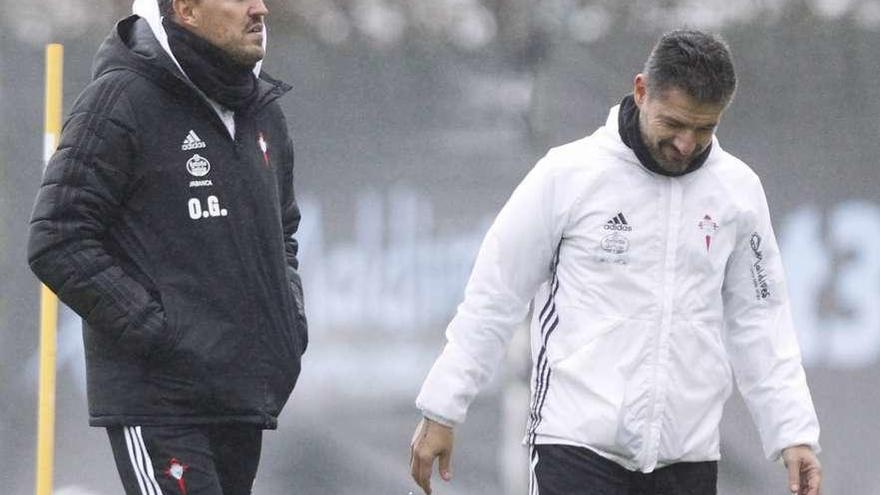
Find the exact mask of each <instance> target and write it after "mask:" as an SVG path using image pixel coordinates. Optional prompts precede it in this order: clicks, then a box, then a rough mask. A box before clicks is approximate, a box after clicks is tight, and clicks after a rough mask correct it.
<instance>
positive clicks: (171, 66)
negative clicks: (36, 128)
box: [28, 0, 307, 495]
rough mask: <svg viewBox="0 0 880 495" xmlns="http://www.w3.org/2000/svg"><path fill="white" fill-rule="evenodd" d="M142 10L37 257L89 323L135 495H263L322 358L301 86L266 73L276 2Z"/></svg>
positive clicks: (77, 140)
mask: <svg viewBox="0 0 880 495" xmlns="http://www.w3.org/2000/svg"><path fill="white" fill-rule="evenodd" d="M138 4H141V5H140V8H141V10H143V12H141V13H142V14H144V17H140V16H138V15H133V16H131V17H128V18H126V19H123V20H122V21H120V22H119V23H118V24H117V25H116V27H115V29H114V30H113V31H112V32H111V34H110V35H109V37H108V38H107V39H106V41H105V42H104V44H103V45H102V46H101V48H100V49H99V51H98V53H97V55H96V56H95V66H94V80H93V82H92V83H91V84H89V85H88V87H86V89H85V90H84V91H83V92H82V94H81V95H80V96H79V98H78V99H77V101H76V103H75V104H74V107H73V110H72V111H71V114H70V116H69V117H68V119H67V121H66V124H65V126H64V131H63V133H62V136H61V142H60V144H59V147H58V150H57V151H56V153H55V155H54V156H53V157H52V159H51V161H50V163H49V164H48V166H47V168H46V171H45V175H44V178H43V184H42V186H41V188H40V192H39V195H38V196H37V200H36V205H35V207H34V212H33V218H32V220H31V231H30V239H29V248H28V256H29V261H30V265H31V268H32V269H33V271H34V273H36V274H37V276H38V277H39V278H40V280H42V281H43V282H44V283H46V285H48V286H49V287H50V288H51V289H52V290H53V291H55V292H56V293H57V294H58V297H59V298H60V299H61V301H63V302H64V303H66V304H67V305H68V306H70V307H71V308H72V309H73V310H74V311H76V312H77V313H78V314H79V315H80V316H81V317H82V318H83V335H84V340H85V352H86V364H87V376H88V396H89V414H90V424H91V425H93V426H101V427H106V428H107V430H108V433H109V435H110V443H111V446H112V447H113V451H114V455H115V457H116V462H117V467H118V469H119V471H120V476H121V478H122V481H123V485H124V486H125V490H126V493H128V494H141V495H142V494H155V495H157V494H161V493H175V494H177V493H185V494H188V495H199V494H226V495H229V494H246V493H250V490H251V485H252V483H253V479H254V476H255V474H256V468H257V462H258V460H259V454H260V446H261V439H262V430H263V429H272V428H275V427H276V425H277V416H278V414H279V412H280V411H281V408H282V407H283V406H284V404H285V402H286V401H287V399H288V396H289V395H290V392H291V390H292V389H293V386H294V384H295V382H296V380H297V377H298V375H299V371H300V356H301V355H302V353H303V352H304V350H305V348H306V345H307V330H306V321H305V316H304V314H303V298H302V286H301V282H300V278H299V275H298V273H297V259H296V253H297V244H296V241H295V240H294V238H293V234H294V233H295V232H296V230H297V226H298V224H299V219H300V214H299V210H298V208H297V205H296V201H295V199H294V192H293V146H292V143H291V140H290V138H289V137H288V132H287V124H286V121H285V119H284V116H283V114H282V112H281V109H280V107H279V105H278V103H277V101H276V100H277V98H278V97H280V96H281V95H282V94H284V93H285V92H287V91H288V90H289V89H290V87H289V86H287V85H286V84H284V83H282V82H279V81H276V80H273V79H271V78H270V77H268V76H266V75H265V74H262V75H260V76H259V77H257V75H256V74H257V73H258V72H259V70H258V67H259V64H258V62H259V61H260V60H261V59H262V58H263V55H264V45H265V44H264V37H265V26H264V18H265V16H266V14H267V10H266V7H265V5H264V4H263V1H262V0H244V1H238V0H237V1H229V0H173V1H172V0H159V2H158V4H155V3H154V4H152V5H149V4H146V8H145V7H144V5H145V3H144V2H141V1H140V0H138V2H135V6H136V12H137V9H138ZM160 12H161V13H162V14H164V19H161V20H160V17H159V13H160Z"/></svg>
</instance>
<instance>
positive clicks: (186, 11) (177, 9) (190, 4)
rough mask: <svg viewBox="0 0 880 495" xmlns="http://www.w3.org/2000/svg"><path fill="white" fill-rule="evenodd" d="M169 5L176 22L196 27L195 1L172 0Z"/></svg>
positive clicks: (197, 20) (197, 17)
mask: <svg viewBox="0 0 880 495" xmlns="http://www.w3.org/2000/svg"><path fill="white" fill-rule="evenodd" d="M171 6H172V8H173V9H174V16H175V20H176V21H177V22H178V23H180V24H181V25H184V26H193V27H198V25H199V16H198V15H197V9H196V6H197V5H196V2H194V1H193V0H174V1H173V2H172V4H171Z"/></svg>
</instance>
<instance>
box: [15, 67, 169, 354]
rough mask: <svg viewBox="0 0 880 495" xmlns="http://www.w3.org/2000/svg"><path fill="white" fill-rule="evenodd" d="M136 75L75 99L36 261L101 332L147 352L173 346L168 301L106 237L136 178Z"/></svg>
mask: <svg viewBox="0 0 880 495" xmlns="http://www.w3.org/2000/svg"><path fill="white" fill-rule="evenodd" d="M133 77H134V75H133V74H130V73H120V72H116V73H111V74H109V75H107V76H104V77H103V78H101V79H99V80H97V81H95V82H94V83H92V84H91V85H90V86H89V87H88V88H86V90H85V91H84V92H83V94H82V95H80V97H79V98H78V99H77V101H76V103H75V104H74V108H73V110H72V112H71V114H70V116H69V117H68V119H67V121H66V122H65V125H64V129H63V131H62V134H61V139H60V143H59V146H58V149H57V150H56V152H55V154H54V155H53V156H52V158H51V160H50V162H49V164H48V165H47V167H46V170H45V172H44V175H43V180H42V184H41V186H40V190H39V193H38V195H37V198H36V203H35V205H34V209H33V214H32V218H31V223H30V235H29V239H28V261H29V263H30V267H31V269H32V270H33V272H34V273H35V274H36V275H37V277H38V278H39V279H40V280H42V281H43V282H44V283H45V284H46V285H47V286H48V287H49V288H50V289H52V290H53V291H54V292H55V293H56V294H57V295H58V297H59V299H60V300H61V301H62V302H64V303H65V304H67V305H68V306H70V308H72V309H73V310H74V311H75V312H76V313H77V314H79V315H80V316H81V317H82V318H83V319H84V320H85V321H86V322H87V323H88V324H89V325H90V326H91V327H92V328H93V329H95V330H96V331H99V332H105V333H106V334H109V335H111V336H112V337H113V338H116V339H117V341H118V342H119V344H120V346H121V347H122V348H124V349H127V350H130V351H131V352H134V353H137V354H140V355H147V354H149V353H151V352H154V351H163V350H165V349H164V347H166V346H170V345H171V342H170V340H171V339H170V338H169V337H168V335H167V332H166V331H165V317H164V312H163V309H162V305H161V303H160V301H158V300H157V299H156V298H155V297H154V296H153V295H151V294H150V293H149V292H148V291H147V290H146V289H145V288H144V287H143V286H142V285H141V284H139V283H138V282H137V281H135V280H134V279H133V278H132V277H131V276H129V275H128V274H126V272H125V271H124V270H123V268H122V264H121V263H120V262H119V260H118V259H115V258H114V256H113V255H111V254H110V253H109V252H108V250H107V249H106V247H105V245H104V243H103V242H102V239H103V238H104V237H105V233H106V232H107V230H108V228H109V227H110V226H111V225H112V224H113V223H114V222H117V221H119V219H120V214H121V210H122V209H123V208H124V203H125V200H126V194H127V191H128V189H129V188H130V187H131V185H132V182H133V178H134V175H135V170H134V169H135V164H136V163H137V159H136V154H137V152H138V144H137V140H136V136H135V131H134V126H135V118H134V113H133V111H132V110H131V108H130V107H129V106H128V103H127V101H126V100H125V98H124V96H123V95H124V92H125V87H126V85H127V84H128V83H130V81H131V79H132V78H133Z"/></svg>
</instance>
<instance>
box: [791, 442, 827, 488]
mask: <svg viewBox="0 0 880 495" xmlns="http://www.w3.org/2000/svg"><path fill="white" fill-rule="evenodd" d="M782 460H783V461H784V462H785V467H786V468H787V469H788V489H789V490H790V491H791V493H796V494H797V495H819V486H820V485H821V484H822V466H821V465H820V464H819V459H818V458H817V457H816V454H814V453H813V449H811V448H810V447H807V446H806V445H796V446H794V447H789V448H787V449H785V450H783V451H782Z"/></svg>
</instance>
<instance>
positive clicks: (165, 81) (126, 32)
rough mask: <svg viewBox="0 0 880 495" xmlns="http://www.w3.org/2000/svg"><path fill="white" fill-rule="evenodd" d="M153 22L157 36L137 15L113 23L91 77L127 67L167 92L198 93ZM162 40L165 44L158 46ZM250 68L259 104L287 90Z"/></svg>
mask: <svg viewBox="0 0 880 495" xmlns="http://www.w3.org/2000/svg"><path fill="white" fill-rule="evenodd" d="M135 3H138V2H135ZM157 14H158V7H157ZM156 22H158V23H159V29H161V34H159V35H157V31H156V30H155V28H154V27H153V26H152V25H151V24H150V21H149V20H148V19H146V18H143V17H141V16H140V15H137V14H135V15H131V16H129V17H126V18H125V19H122V20H120V21H119V22H118V23H116V26H115V27H114V28H113V30H112V31H111V32H110V34H109V35H108V36H107V38H106V39H105V40H104V42H103V43H102V44H101V47H100V48H98V51H97V53H96V54H95V59H94V63H93V65H92V78H93V79H97V78H99V77H101V76H102V75H104V74H106V73H108V72H112V71H114V70H130V71H133V72H137V73H139V74H141V75H143V76H145V77H147V78H149V79H151V80H152V81H154V82H156V83H157V84H159V85H160V86H162V87H165V88H166V89H169V90H171V91H175V90H181V89H182V87H188V88H191V89H192V90H195V91H196V92H197V93H199V94H201V91H199V90H198V89H197V88H196V87H195V86H194V85H193V83H192V82H191V81H190V80H189V78H188V77H187V76H186V75H185V74H184V72H183V70H182V69H181V68H180V65H179V64H178V63H177V61H176V60H174V57H173V56H172V55H171V52H170V49H168V48H167V44H168V38H167V35H166V34H165V30H164V28H162V27H161V19H160V18H158V17H157V18H156ZM162 39H164V43H165V46H163V45H162ZM264 39H265V38H264ZM254 71H255V73H257V74H258V91H260V93H261V95H260V97H259V98H258V101H260V102H261V103H266V102H268V101H270V100H271V99H274V97H277V96H280V95H281V94H283V93H285V92H287V91H289V90H290V89H291V88H290V86H289V85H287V84H286V83H284V82H281V81H278V80H275V79H273V78H272V77H270V76H269V75H268V74H266V73H265V72H261V71H260V67H259V65H258V66H257V67H255V68H254ZM267 97H268V98H267Z"/></svg>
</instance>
